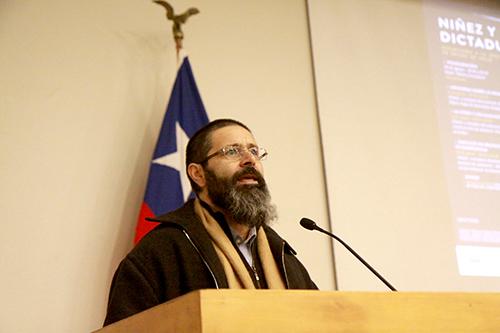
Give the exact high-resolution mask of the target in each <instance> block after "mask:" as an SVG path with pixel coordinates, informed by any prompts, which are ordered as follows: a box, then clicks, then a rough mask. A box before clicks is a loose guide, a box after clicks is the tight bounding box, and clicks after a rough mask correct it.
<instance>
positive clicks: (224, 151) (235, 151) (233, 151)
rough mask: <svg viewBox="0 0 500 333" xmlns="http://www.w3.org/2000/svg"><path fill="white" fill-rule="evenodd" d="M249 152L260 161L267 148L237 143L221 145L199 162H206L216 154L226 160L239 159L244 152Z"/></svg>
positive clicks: (264, 155)
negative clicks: (247, 146) (244, 145)
mask: <svg viewBox="0 0 500 333" xmlns="http://www.w3.org/2000/svg"><path fill="white" fill-rule="evenodd" d="M247 152H248V153H250V155H252V156H253V157H254V158H255V159H257V160H259V161H262V160H264V159H265V158H266V157H267V150H265V149H264V148H259V147H255V146H254V147H250V148H246V147H243V146H239V145H231V146H225V147H222V148H221V149H219V150H217V151H216V152H215V153H213V154H210V155H208V156H207V157H205V159H204V160H202V161H201V162H199V164H205V163H207V162H208V160H209V159H211V158H212V157H215V156H217V155H222V156H224V157H225V158H227V159H228V160H233V161H235V160H239V159H241V158H242V157H243V155H244V154H245V153H247Z"/></svg>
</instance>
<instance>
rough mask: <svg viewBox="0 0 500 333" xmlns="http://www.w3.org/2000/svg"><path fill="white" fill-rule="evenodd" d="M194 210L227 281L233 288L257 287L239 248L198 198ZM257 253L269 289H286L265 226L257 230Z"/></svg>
mask: <svg viewBox="0 0 500 333" xmlns="http://www.w3.org/2000/svg"><path fill="white" fill-rule="evenodd" d="M194 211H195V212H196V214H197V215H198V217H199V218H200V219H201V221H202V222H203V226H204V227H205V229H206V230H207V231H208V234H209V235H210V238H211V240H212V244H213V246H214V248H215V252H216V253H217V256H218V257H219V260H220V262H221V263H222V266H223V268H224V272H225V273H226V278H227V282H228V284H229V288H231V289H255V286H254V284H253V281H252V278H251V276H250V273H249V272H248V270H247V269H246V267H245V264H244V263H243V261H242V260H241V257H240V256H239V254H238V252H237V250H236V249H235V247H234V246H233V244H232V243H231V241H230V240H229V238H228V237H227V236H226V234H225V233H224V230H222V228H221V226H220V225H219V223H218V222H217V221H216V220H215V219H214V218H213V217H212V215H211V214H210V213H209V212H208V211H207V210H206V209H205V208H203V207H202V206H201V204H200V202H199V200H198V199H196V200H195V202H194ZM256 241H257V253H258V255H259V258H260V261H261V263H262V269H263V270H264V276H265V278H266V282H267V286H268V287H269V289H285V283H284V282H283V280H282V278H281V274H280V272H279V269H278V265H277V263H276V261H275V260H274V257H273V255H272V253H271V248H270V247H269V242H268V240H267V237H266V233H265V232H264V229H263V228H259V229H258V230H257V239H256Z"/></svg>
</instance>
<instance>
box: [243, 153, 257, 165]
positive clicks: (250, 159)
mask: <svg viewBox="0 0 500 333" xmlns="http://www.w3.org/2000/svg"><path fill="white" fill-rule="evenodd" d="M256 161H257V157H255V155H254V154H252V153H251V152H250V151H249V150H247V149H245V150H243V151H242V152H241V159H240V165H241V166H247V165H251V166H253V165H255V162H256Z"/></svg>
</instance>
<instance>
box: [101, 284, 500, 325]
mask: <svg viewBox="0 0 500 333" xmlns="http://www.w3.org/2000/svg"><path fill="white" fill-rule="evenodd" d="M96 332H99V333H116V332H134V333H139V332H147V333H167V332H175V333H184V332H189V333H198V332H203V333H207V332H210V333H212V332H214V333H215V332H217V333H223V332H232V333H233V332H237V333H246V332H248V333H250V332H251V333H255V332H257V333H266V332H273V333H275V332H286V333H292V332H293V333H297V332H352V333H372V332H373V333H389V332H422V333H423V332H425V333H432V332H436V333H437V332H439V333H445V332H451V333H459V332H470V333H490V332H491V333H493V332H495V333H498V332H500V293H428V292H424V293H421V292H336V291H332V292H327V291H306V290H283V291H276V290H228V289H225V290H198V291H194V292H191V293H189V294H187V295H184V296H182V297H179V298H176V299H174V300H172V301H169V302H167V303H165V304H161V305H158V306H156V307H154V308H151V309H149V310H146V311H144V312H141V313H139V314H136V315H134V316H132V317H129V318H127V319H124V320H122V321H119V322H117V323H114V324H112V325H109V326H106V327H105V328H103V329H100V330H98V331H96Z"/></svg>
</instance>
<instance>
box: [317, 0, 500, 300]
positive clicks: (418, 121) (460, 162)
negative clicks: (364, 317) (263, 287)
mask: <svg viewBox="0 0 500 333" xmlns="http://www.w3.org/2000/svg"><path fill="white" fill-rule="evenodd" d="M478 4H480V5H478ZM308 11H309V19H310V29H311V41H312V49H313V59H314V68H315V79H316V89H317V98H318V112H319V119H320V128H321V133H322V146H323V154H324V163H325V174H326V181H327V189H328V197H329V209H330V216H331V229H332V232H334V233H336V234H337V235H338V236H340V237H341V238H343V239H344V240H345V241H346V242H347V243H350V245H351V246H352V247H354V248H355V249H357V250H358V251H359V253H360V254H361V255H362V256H364V257H365V259H366V260H367V261H368V262H370V263H371V264H372V265H373V266H374V267H375V268H376V269H377V270H379V271H380V273H381V274H382V275H383V276H384V277H385V278H386V279H387V280H389V281H390V282H391V283H392V284H394V285H395V287H396V288H398V289H399V290H440V291H447V290H457V291H496V290H499V289H500V5H498V4H495V2H493V1H491V2H485V1H482V2H477V1H416V0H406V1H405V0H399V1H398V0H377V1H364V0H335V1H330V0H309V1H308ZM334 249H335V250H334V251H335V261H336V272H337V283H338V288H339V289H340V290H385V289H386V287H385V286H384V285H383V284H381V283H380V282H379V281H378V280H377V279H376V277H374V276H372V275H371V274H370V273H369V272H368V270H366V269H365V268H364V267H363V266H362V265H361V264H360V263H359V262H357V261H356V259H355V258H354V257H352V256H351V255H350V254H349V253H347V251H345V250H344V249H343V248H341V247H339V245H338V244H335V245H334Z"/></svg>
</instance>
